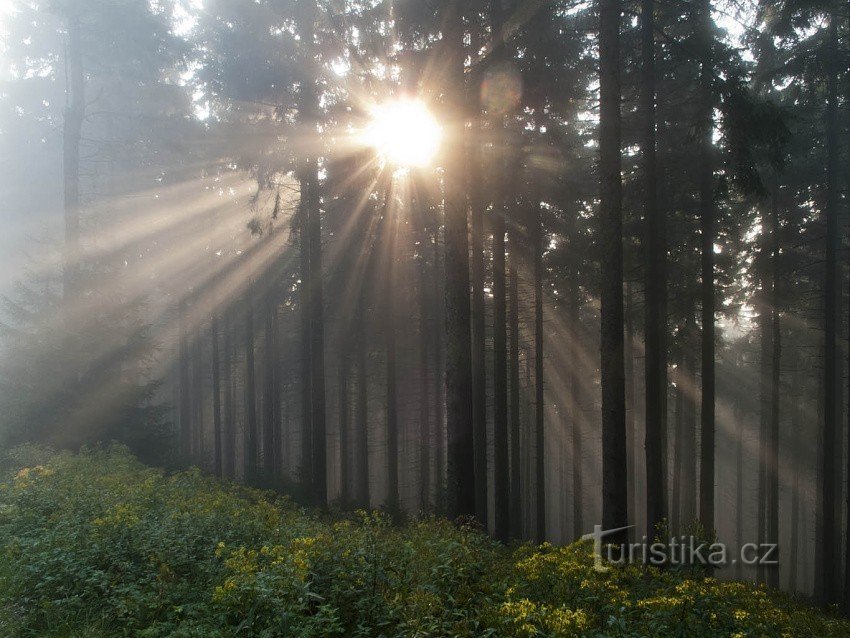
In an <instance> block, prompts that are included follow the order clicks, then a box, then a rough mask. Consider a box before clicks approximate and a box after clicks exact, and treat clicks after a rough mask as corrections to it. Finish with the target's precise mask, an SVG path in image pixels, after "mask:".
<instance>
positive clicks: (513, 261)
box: [496, 232, 523, 538]
mask: <svg viewBox="0 0 850 638" xmlns="http://www.w3.org/2000/svg"><path fill="white" fill-rule="evenodd" d="M517 235H518V233H516V232H514V233H512V234H511V246H510V266H509V268H508V270H509V280H510V287H509V290H508V323H509V324H510V338H511V343H510V352H509V353H508V360H509V361H510V366H509V367H510V424H509V427H510V457H511V460H510V468H511V473H510V483H511V485H510V530H511V532H510V535H511V536H512V537H513V538H521V537H522V503H523V498H522V492H521V489H522V487H521V486H522V480H521V472H520V467H521V465H522V457H521V456H520V431H521V428H522V424H521V419H520V401H521V399H520V391H519V342H520V334H519V269H518V264H517V262H518V261H519V237H518V236H517ZM496 469H498V465H497V466H496Z"/></svg>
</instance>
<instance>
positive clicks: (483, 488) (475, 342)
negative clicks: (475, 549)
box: [469, 85, 488, 527]
mask: <svg viewBox="0 0 850 638" xmlns="http://www.w3.org/2000/svg"><path fill="white" fill-rule="evenodd" d="M474 88H475V91H476V92H477V91H478V86H477V85H475V87H474ZM474 99H475V101H474V102H472V103H475V104H477V103H478V102H477V100H478V95H477V94H476V95H475V98H474ZM477 132H478V133H479V134H481V133H482V131H481V128H480V127H479V129H478V131H477ZM470 146H471V147H472V148H474V149H477V148H478V146H477V145H473V144H470ZM470 159H471V162H470V166H471V170H472V174H471V175H470V180H469V183H470V196H471V198H472V201H471V206H470V208H471V229H470V238H471V240H472V258H471V261H470V268H471V276H472V418H473V437H474V445H475V515H476V517H477V518H478V520H479V521H481V523H482V524H483V525H484V526H485V527H486V525H487V521H488V517H487V373H486V369H487V363H486V361H487V359H486V346H485V344H486V329H485V302H484V272H485V267H484V263H485V256H484V206H485V202H484V198H483V196H482V189H483V186H482V175H481V159H482V158H481V153H480V152H478V151H473V156H472V157H471V158H470Z"/></svg>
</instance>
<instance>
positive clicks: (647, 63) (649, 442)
mask: <svg viewBox="0 0 850 638" xmlns="http://www.w3.org/2000/svg"><path fill="white" fill-rule="evenodd" d="M654 12H655V2H654V0H642V2H641V14H640V16H641V18H640V19H641V23H640V28H641V59H642V63H641V93H640V109H641V115H642V136H641V137H642V140H641V158H642V169H643V215H644V225H645V240H644V242H645V257H644V261H645V266H644V274H645V280H644V290H645V291H646V292H645V295H646V299H645V303H644V324H645V340H646V356H645V359H644V366H645V367H644V374H645V377H646V381H645V385H646V445H645V449H646V474H647V479H646V480H647V487H646V515H647V536H648V537H649V538H653V537H654V536H655V533H656V531H657V529H658V526H659V525H660V524H661V522H662V521H663V520H664V519H665V517H666V502H667V496H666V494H665V476H666V462H665V458H666V438H667V437H666V431H667V425H666V424H667V229H666V225H667V218H666V214H665V211H664V208H663V207H662V206H659V204H658V196H657V187H658V177H657V169H656V140H655V126H656V124H655V16H654ZM676 445H677V446H678V445H679V442H678V434H677V443H676Z"/></svg>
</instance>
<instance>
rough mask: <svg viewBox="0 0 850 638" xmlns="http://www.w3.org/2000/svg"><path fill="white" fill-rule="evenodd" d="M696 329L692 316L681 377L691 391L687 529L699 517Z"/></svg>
mask: <svg viewBox="0 0 850 638" xmlns="http://www.w3.org/2000/svg"><path fill="white" fill-rule="evenodd" d="M695 332H696V326H695V325H694V320H693V318H692V317H691V316H690V315H689V316H688V319H687V321H686V323H685V328H684V343H685V352H684V354H683V357H682V376H681V377H680V378H681V379H682V381H683V384H687V385H688V386H690V387H688V388H683V392H684V396H683V397H682V400H683V403H684V405H683V409H682V428H681V430H680V432H681V435H682V457H681V458H682V460H681V463H682V466H681V470H680V471H681V476H682V495H681V499H680V501H679V503H680V505H679V507H680V508H681V513H680V515H679V521H680V524H681V526H682V528H684V527H685V526H688V525H692V524H693V523H694V521H695V520H696V517H697V480H696V479H697V468H696V463H695V461H696V458H697V437H696V434H697V432H696V428H697V415H696V397H694V395H693V393H694V391H695V389H696V374H695V371H696V357H695V356H694V350H695V346H696V343H695V342H696V334H695Z"/></svg>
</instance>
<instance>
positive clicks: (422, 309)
mask: <svg viewBox="0 0 850 638" xmlns="http://www.w3.org/2000/svg"><path fill="white" fill-rule="evenodd" d="M417 228H418V239H419V507H420V509H421V510H422V511H427V510H428V509H429V508H430V506H431V438H432V428H431V401H432V400H433V399H432V397H431V379H430V374H429V369H430V367H431V365H430V363H431V338H432V334H431V333H432V330H431V325H432V324H433V322H434V320H433V318H432V316H431V304H432V303H433V300H432V299H431V296H430V294H429V290H430V283H429V281H428V278H429V277H430V276H431V275H432V273H431V272H430V269H429V268H428V256H427V250H426V247H427V245H428V243H429V240H428V234H427V233H426V232H425V228H424V223H423V221H422V220H421V219H420V222H419V224H418V225H417ZM476 452H477V450H476ZM485 452H486V450H485ZM477 485H478V481H477V478H476V486H477ZM480 520H483V521H486V520H487V518H486V516H485V517H484V518H483V519H480Z"/></svg>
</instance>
